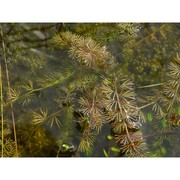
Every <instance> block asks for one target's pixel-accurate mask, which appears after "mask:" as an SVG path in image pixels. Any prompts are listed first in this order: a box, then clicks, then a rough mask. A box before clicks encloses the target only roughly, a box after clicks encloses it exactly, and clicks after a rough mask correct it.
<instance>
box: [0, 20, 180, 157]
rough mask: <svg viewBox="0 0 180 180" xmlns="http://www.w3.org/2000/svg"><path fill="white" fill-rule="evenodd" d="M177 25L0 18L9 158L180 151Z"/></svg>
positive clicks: (0, 93)
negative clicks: (0, 21) (5, 20)
mask: <svg viewBox="0 0 180 180" xmlns="http://www.w3.org/2000/svg"><path fill="white" fill-rule="evenodd" d="M179 28H180V27H179V24H168V23H166V24H163V23H162V24H153V23H90V24H88V23H74V24H73V23H57V24H53V23H49V24H48V23H37V24H36V23H32V24H28V23H27V24H26V23H20V24H17V23H11V24H10V23H9V24H1V25H0V34H1V37H0V99H1V125H0V127H1V129H0V131H1V133H0V134H1V135H0V147H1V148H0V152H1V157H163V156H164V157H167V156H170V157H177V156H180V146H179V141H180V139H179V124H180V54H179V47H180V41H179V37H180V32H179Z"/></svg>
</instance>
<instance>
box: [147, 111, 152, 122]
mask: <svg viewBox="0 0 180 180" xmlns="http://www.w3.org/2000/svg"><path fill="white" fill-rule="evenodd" d="M147 120H148V121H149V122H152V120H153V116H152V114H151V113H147Z"/></svg>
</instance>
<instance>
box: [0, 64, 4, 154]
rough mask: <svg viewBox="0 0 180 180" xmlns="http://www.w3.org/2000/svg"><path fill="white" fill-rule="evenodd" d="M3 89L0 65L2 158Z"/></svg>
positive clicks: (2, 143) (2, 144) (2, 141)
mask: <svg viewBox="0 0 180 180" xmlns="http://www.w3.org/2000/svg"><path fill="white" fill-rule="evenodd" d="M2 91H3V87H2V71H1V64H0V93H1V95H0V96H1V133H2V134H1V138H2V139H1V157H3V154H4V151H3V150H4V126H3V124H4V120H3V94H2Z"/></svg>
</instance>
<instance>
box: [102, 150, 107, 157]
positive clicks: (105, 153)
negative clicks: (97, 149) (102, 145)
mask: <svg viewBox="0 0 180 180" xmlns="http://www.w3.org/2000/svg"><path fill="white" fill-rule="evenodd" d="M103 153H104V155H105V157H108V153H107V151H106V150H105V149H103Z"/></svg>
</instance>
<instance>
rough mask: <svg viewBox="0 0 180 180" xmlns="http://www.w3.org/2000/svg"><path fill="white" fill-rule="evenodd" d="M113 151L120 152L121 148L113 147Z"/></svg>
mask: <svg viewBox="0 0 180 180" xmlns="http://www.w3.org/2000/svg"><path fill="white" fill-rule="evenodd" d="M111 151H113V152H120V150H119V149H118V148H116V147H111Z"/></svg>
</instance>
